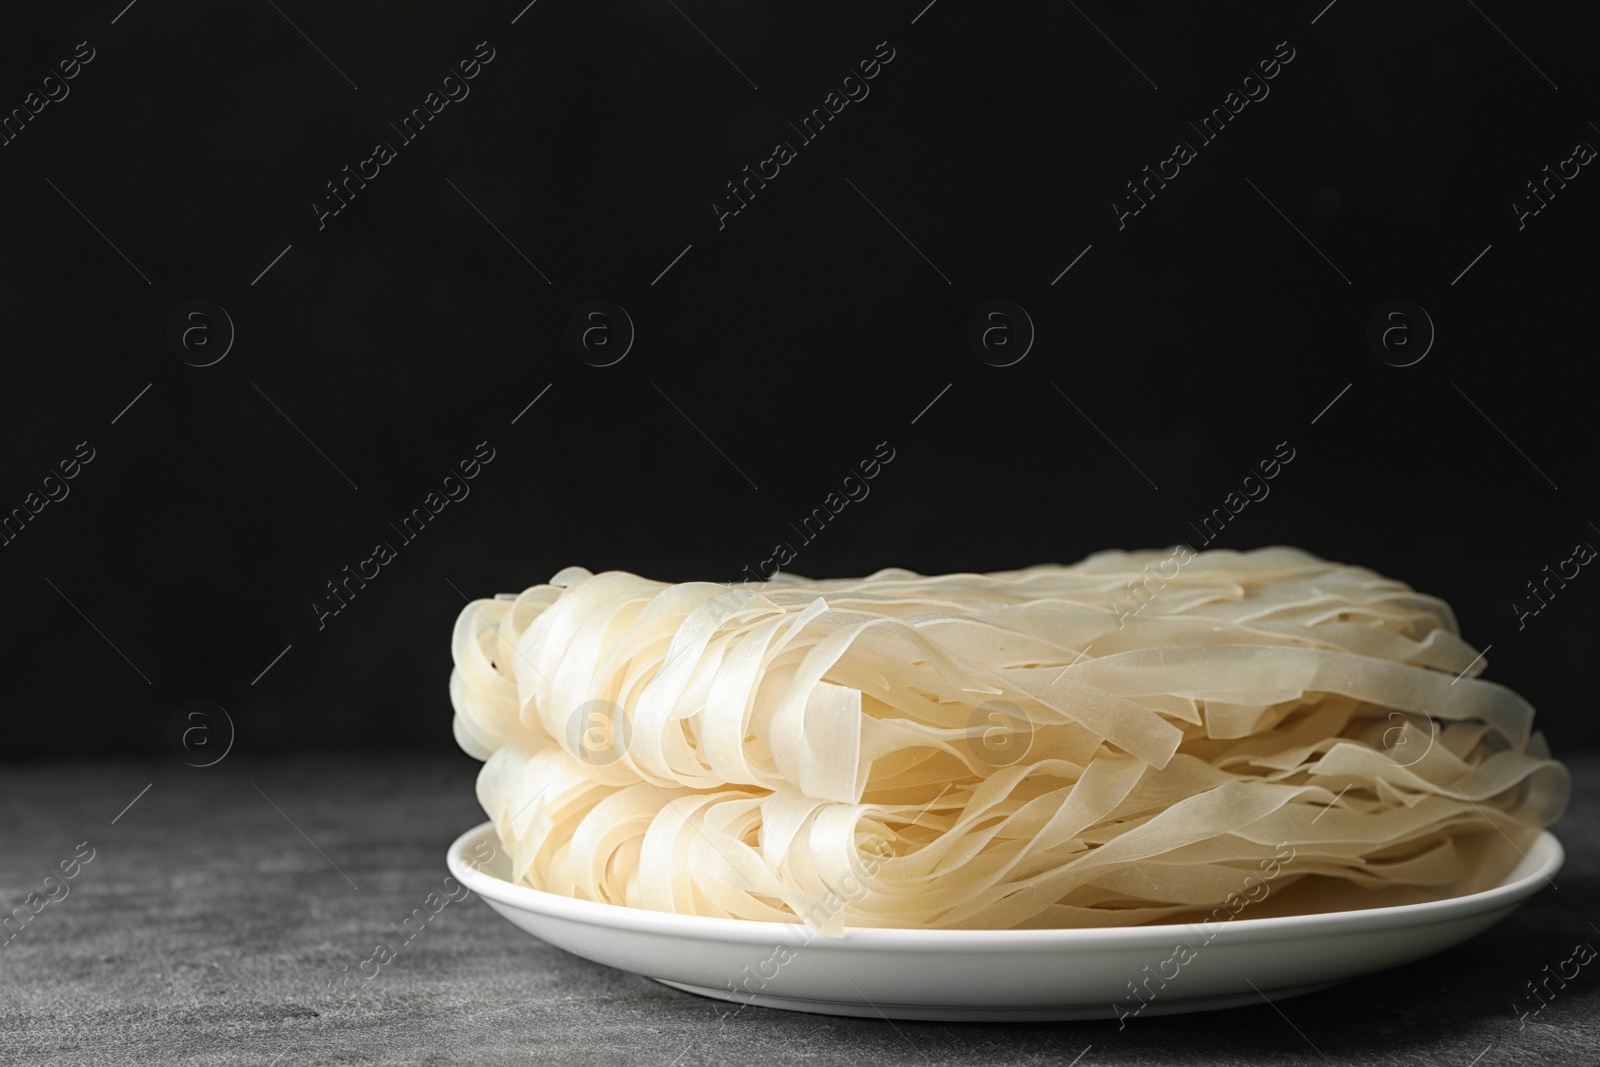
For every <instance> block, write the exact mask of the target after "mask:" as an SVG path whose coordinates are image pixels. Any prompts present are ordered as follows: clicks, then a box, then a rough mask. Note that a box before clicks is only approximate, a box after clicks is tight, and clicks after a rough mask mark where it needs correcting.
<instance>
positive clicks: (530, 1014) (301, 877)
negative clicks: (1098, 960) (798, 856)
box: [0, 756, 1600, 1067]
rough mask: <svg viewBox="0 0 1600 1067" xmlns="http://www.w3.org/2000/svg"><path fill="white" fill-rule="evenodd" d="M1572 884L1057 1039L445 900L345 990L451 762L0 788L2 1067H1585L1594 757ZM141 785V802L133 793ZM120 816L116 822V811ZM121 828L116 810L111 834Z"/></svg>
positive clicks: (83, 775) (419, 849)
mask: <svg viewBox="0 0 1600 1067" xmlns="http://www.w3.org/2000/svg"><path fill="white" fill-rule="evenodd" d="M1572 766H1573V771H1574V775H1575V778H1576V780H1577V783H1578V785H1577V795H1576V797H1575V800H1574V804H1573V807H1572V810H1571V811H1570V812H1569V813H1568V815H1567V817H1566V818H1565V819H1564V820H1563V821H1562V823H1561V824H1560V825H1559V826H1558V827H1557V828H1556V832H1557V834H1558V835H1559V836H1560V837H1561V839H1562V842H1563V843H1564V844H1565V846H1566V848H1567V851H1568V856H1567V865H1566V867H1565V869H1564V870H1563V871H1562V872H1561V874H1560V875H1558V876H1557V878H1556V884H1557V886H1558V887H1559V888H1557V889H1545V890H1543V891H1542V892H1541V893H1539V895H1538V896H1536V897H1535V898H1534V899H1533V900H1531V901H1530V902H1529V903H1528V904H1527V905H1526V906H1525V907H1524V908H1522V909H1521V910H1520V911H1519V912H1517V913H1516V914H1515V915H1513V916H1512V917H1511V918H1510V919H1508V920H1506V921H1505V922H1504V923H1502V924H1501V925H1500V926H1498V927H1496V928H1495V929H1494V930H1492V931H1490V932H1489V933H1487V934H1485V935H1483V936H1481V937H1479V938H1477V939H1476V940H1474V941H1472V942H1469V943H1468V944H1466V945H1463V946H1460V947H1458V948H1456V949H1453V950H1451V951H1449V952H1446V953H1444V954H1442V955H1439V956H1436V957H1434V958H1432V959H1429V960H1425V961H1423V962H1421V963H1417V964H1413V965H1411V966H1408V967H1404V968H1401V969H1398V970H1394V971H1390V972H1387V973H1384V974H1380V975H1377V976H1374V977H1371V978H1366V979H1360V980H1357V981H1353V982H1350V983H1347V984H1345V985H1343V986H1339V987H1336V988H1334V989H1331V990H1327V991H1324V992H1321V993H1317V994H1313V995H1310V996H1306V997H1302V998H1298V999H1294V1000H1288V1001H1284V1002H1283V1003H1282V1004H1281V1005H1278V1006H1271V1005H1267V1004H1262V1005H1261V1006H1259V1007H1250V1008H1237V1009H1233V1010H1229V1011H1219V1012H1212V1013H1208V1014H1200V1015H1181V1016H1170V1017H1165V1018H1144V1019H1138V1020H1131V1021H1130V1022H1129V1024H1128V1026H1127V1027H1126V1028H1125V1029H1121V1030H1119V1029H1118V1026H1117V1024H1116V1023H1115V1022H1114V1021H1105V1022H1091V1023H1053V1024H1015V1023H1011V1024H999V1025H988V1024H972V1023H966V1024H936V1023H912V1022H896V1023H892V1024H891V1023H888V1022H885V1021H881V1020H876V1021H875V1020H864V1019H845V1018H832V1017H825V1016H816V1015H804V1014H794V1013H789V1012H782V1011H773V1010H766V1009H757V1008H753V1007H751V1008H745V1009H744V1010H743V1011H741V1012H739V1013H738V1014H736V1015H732V1016H728V1013H727V1012H726V1010H725V1006H724V1005H722V1004H720V1003H719V1002H714V1001H710V1000H704V999H701V998H699V997H695V996H692V995H690V994H687V993H679V992H677V991H675V990H672V989H668V988H665V987H663V986H660V985H657V984H656V983H654V982H651V981H649V980H647V979H644V978H639V977H636V976H634V975H631V974H625V973H622V972H619V971H614V970H611V969H609V968H606V967H601V966H599V965H597V964H592V963H589V962H587V961H585V960H581V959H578V958H576V957H574V956H570V955H568V954H566V953H565V952H562V951H560V950H558V949H555V948H552V947H550V946H548V945H545V944H543V943H542V942H540V941H537V940H535V939H533V938H531V937H528V936H526V935H524V934H522V933H521V932H519V931H517V930H516V929H515V928H514V927H512V926H511V925H510V924H508V923H507V922H506V921H505V920H503V919H502V918H500V917H499V916H498V915H496V914H495V913H494V912H493V911H491V910H490V908H489V907H488V906H487V905H486V904H484V903H483V902H482V901H480V900H477V899H475V898H471V897H468V898H466V899H464V900H461V901H460V902H458V903H450V904H447V905H445V906H444V908H443V910H441V911H440V912H439V914H438V915H437V916H436V917H435V918H434V919H433V920H432V921H431V922H430V923H429V924H428V925H427V927H426V928H425V929H424V932H423V933H421V934H419V935H417V936H416V937H415V938H414V939H413V940H412V941H411V943H409V944H407V945H405V946H404V947H403V949H402V950H401V952H400V954H399V956H398V957H397V958H396V959H394V960H393V961H392V962H391V963H389V964H388V965H387V966H385V967H383V968H382V970H381V973H380V974H379V976H378V977H377V978H376V979H373V980H372V981H370V982H361V983H358V984H360V985H361V986H362V987H363V988H362V989H361V991H360V992H359V993H358V994H356V995H354V996H353V997H349V996H341V995H337V994H334V993H331V992H329V980H330V979H338V978H340V977H343V976H344V975H345V974H346V973H347V972H345V971H344V970H343V968H345V967H348V968H349V969H350V972H355V971H356V970H357V969H358V967H359V964H360V962H361V961H362V960H364V959H366V958H367V957H368V956H370V955H371V954H372V951H373V947H374V945H375V944H376V942H377V941H378V940H379V939H383V938H390V939H391V940H393V941H396V942H397V943H398V940H399V939H398V938H395V937H393V934H394V929H393V927H391V923H395V924H398V923H400V922H401V921H402V920H403V919H404V918H405V917H406V916H407V915H409V914H410V913H411V911H412V909H414V908H417V907H421V906H422V905H423V902H424V900H425V898H426V897H427V896H428V894H429V893H430V892H434V891H439V892H441V893H442V892H444V891H445V884H444V881H443V879H444V877H445V875H446V871H445V867H444V851H445V848H446V846H447V845H448V844H449V843H450V841H451V840H452V839H454V837H455V836H456V835H457V834H458V833H460V832H461V831H462V830H464V829H466V828H467V827H469V826H472V825H475V824H476V823H478V822H480V821H482V818H483V816H482V813H481V812H480V810H479V808H478V806H477V803H476V801H475V799H474V797H473V789H472V786H473V777H474V774H475V772H476V767H477V764H475V763H473V762H472V761H470V760H468V759H466V758H465V757H460V756H456V757H441V758H434V759H423V758H419V757H414V756H400V757H370V758H366V759H363V760H359V761H355V760H348V759H334V758H331V757H305V758H297V759H291V760H282V761H251V760H248V759H245V758H243V757H241V756H233V757H230V758H229V759H227V760H224V761H223V762H221V763H219V764H218V765H216V766H215V767H211V768H206V769H195V768H190V767H185V766H182V765H180V764H178V763H176V762H171V761H169V762H166V763H160V764H141V763H96V764H86V763H63V764H56V765H27V766H20V767H19V766H4V765H0V828H3V829H0V835H3V836H0V903H3V905H4V907H5V910H10V909H11V908H13V907H17V906H20V905H22V904H23V901H24V899H25V898H26V897H27V895H28V894H29V893H34V892H42V891H43V889H44V880H45V878H46V876H47V875H49V874H50V873H51V871H52V870H53V869H55V868H57V866H58V865H59V864H60V863H61V862H62V861H71V860H72V859H73V858H74V856H75V853H80V852H81V853H83V854H87V853H88V850H87V849H82V848H80V846H81V845H83V844H84V843H87V845H88V846H89V848H92V849H93V858H92V859H90V860H89V861H88V862H86V863H81V864H80V865H79V867H78V869H77V872H76V876H75V877H73V878H72V879H71V880H70V881H68V882H66V883H65V884H66V886H67V887H68V892H67V895H66V896H64V897H59V889H57V890H53V892H54V893H55V894H56V895H57V896H58V897H59V899H57V900H55V901H54V902H52V903H49V904H48V905H46V906H45V907H43V908H42V910H40V911H39V913H38V914H37V915H35V916H34V917H33V918H32V920H31V921H30V922H28V924H27V925H26V926H24V927H23V929H22V930H21V932H20V933H18V934H16V935H15V936H14V937H13V938H12V939H11V940H10V941H9V942H7V943H4V944H0V1063H5V1064H13V1063H16V1064H45V1063H51V1064H55V1063H61V1064H66V1063H73V1064H96V1065H100V1064H121V1063H170V1062H182V1063H207V1064H212V1063H214V1064H261V1065H267V1064H281V1065H283V1067H289V1065H292V1064H302V1063H394V1064H424V1063H456V1062H460V1063H530V1062H531V1063H540V1062H549V1063H561V1064H586V1063H619V1062H627V1063H645V1064H663V1065H666V1064H678V1065H680V1067H681V1065H688V1064H698V1063H727V1064H740V1065H747V1064H761V1065H766V1064H777V1063H807V1064H812V1063H870V1064H873V1065H874V1067H886V1065H889V1064H899V1063H907V1064H940V1063H952V1064H953V1063H979V1062H981V1063H1071V1062H1073V1061H1074V1057H1081V1058H1079V1059H1077V1061H1076V1062H1077V1063H1078V1064H1080V1065H1081V1067H1093V1065H1096V1064H1131V1063H1139V1064H1195V1063H1218V1062H1221V1063H1240V1064H1244V1063H1249V1064H1261V1063H1284V1064H1289V1063H1293V1064H1321V1063H1326V1062H1332V1063H1362V1064H1413V1063H1414V1064H1440V1065H1454V1067H1468V1065H1477V1067H1495V1065H1500V1064H1511V1063H1529V1062H1542V1063H1572V1064H1586V1065H1593V1064H1595V1063H1600V1017H1597V1016H1600V1013H1597V1010H1596V1009H1597V1006H1600V966H1594V967H1587V968H1584V969H1583V970H1582V971H1580V972H1579V974H1578V976H1577V977H1576V978H1574V979H1572V980H1571V981H1569V982H1568V983H1567V986H1566V988H1565V989H1564V990H1561V991H1559V992H1558V994H1557V995H1556V996H1555V998H1554V999H1553V1000H1552V1001H1551V1002H1549V1003H1548V1004H1547V1005H1546V1006H1545V1007H1544V1008H1543V1009H1542V1010H1541V1011H1540V1012H1539V1013H1538V1014H1537V1015H1536V1016H1533V1015H1530V1016H1529V1017H1528V1018H1526V1019H1522V1020H1519V1018H1518V1014H1517V1012H1518V1011H1519V1010H1526V1009H1527V1008H1528V1007H1530V1006H1532V1003H1533V1002H1532V1001H1531V999H1530V997H1529V994H1528V990H1527V985H1526V984H1527V983H1528V982H1529V981H1530V980H1537V979H1539V978H1541V977H1543V975H1544V974H1545V973H1546V972H1545V971H1544V968H1545V967H1546V965H1549V966H1550V967H1551V968H1552V969H1554V968H1555V967H1556V966H1557V965H1558V964H1560V963H1561V962H1562V961H1563V960H1566V959H1567V958H1568V957H1569V956H1570V955H1571V953H1572V950H1573V947H1574V946H1575V945H1576V944H1577V943H1579V942H1583V941H1587V942H1589V943H1591V944H1594V945H1596V946H1600V929H1597V926H1596V925H1591V921H1593V922H1594V923H1596V924H1600V908H1597V907H1596V904H1597V899H1596V888H1597V885H1596V883H1597V878H1600V825H1597V820H1600V788H1597V786H1596V783H1597V782H1600V758H1587V759H1582V760H1577V761H1574V762H1573V764H1572ZM147 784H148V785H149V787H150V788H149V789H148V791H144V792H142V793H141V791H142V790H145V787H146V785H147ZM136 797H137V801H136V802H134V803H133V804H132V806H131V807H129V806H128V805H129V802H130V801H135V798H136ZM124 809H126V810H124Z"/></svg>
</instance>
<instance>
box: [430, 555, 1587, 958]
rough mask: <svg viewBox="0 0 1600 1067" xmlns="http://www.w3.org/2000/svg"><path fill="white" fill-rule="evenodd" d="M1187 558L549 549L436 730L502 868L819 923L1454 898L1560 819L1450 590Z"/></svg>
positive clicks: (487, 628)
mask: <svg viewBox="0 0 1600 1067" xmlns="http://www.w3.org/2000/svg"><path fill="white" fill-rule="evenodd" d="M1175 553H1176V554H1181V553H1186V555H1175ZM1175 553H1161V552H1102V553H1098V554H1096V555H1093V556H1090V557H1089V558H1087V559H1085V560H1083V561H1082V562H1080V563H1077V564H1074V565H1071V566H1059V565H1044V566H1037V567H1029V568H1026V569H1023V570H1016V571H1006V572H999V573H992V574H950V575H939V576H927V577H924V576H921V575H917V574H913V573H912V572H910V571H906V570H900V569H890V570H883V571H879V572H878V573H876V574H874V575H871V576H869V577H865V578H860V579H855V580H848V579H838V580H808V579H803V578H797V577H794V576H791V575H780V576H778V577H775V578H774V579H772V580H771V581H768V582H765V583H760V584H749V585H722V584H715V583H706V582H691V583H685V584H680V585H672V584H667V583H662V582H654V581H649V580H647V579H644V578H640V577H638V576H636V575H632V574H627V573H622V572H609V573H604V574H591V573H590V572H589V571H586V570H584V569H582V568H577V567H571V568H568V569H566V570H563V571H561V572H560V573H559V574H557V575H556V576H555V577H554V578H552V579H551V581H550V582H549V584H546V585H539V586H535V587H533V588H531V589H528V590H526V591H525V592H523V593H522V594H520V595H516V596H511V595H504V594H503V595H501V596H498V597H496V598H494V599H491V600H479V601H475V602H473V603H472V604H470V605H469V606H468V607H467V608H466V609H465V610H464V611H463V612H462V613H461V616H460V618H459V619H458V620H457V623H456V627H455V633H454V638H453V642H452V653H453V656H454V660H455V670H454V672H453V673H452V676H451V680H450V693H451V699H452V702H453V704H454V707H455V736H456V738H457V740H458V742H459V743H460V745H461V747H462V748H463V749H465V750H466V751H467V752H468V753H470V754H471V755H472V756H474V757H476V758H478V759H481V760H484V761H485V764H484V767H483V770H482V772H481V774H480V776H479V779H478V797H479V800H480V802H481V803H482V804H483V807H484V810H485V811H486V812H487V813H488V814H489V817H490V818H491V819H492V820H493V822H494V826H495V829H496V830H497V832H498V833H499V836H500V839H501V841H502V842H504V844H505V846H506V849H507V851H508V853H509V855H510V857H511V860H512V868H513V876H514V877H515V878H516V879H517V880H518V881H519V882H522V883H524V884H527V885H530V886H533V887H535V888H539V889H545V890H548V891H551V892H557V893H565V894H569V895H571V896H574V897H579V898H582V899H586V900H597V901H603V902H608V903H612V904H620V905H626V906H631V907H641V908H652V909H658V910H664V911H675V912H681V913H685V914H694V915H713V916H724V917H732V918H741V919H753V920H768V921H778V922H793V921H796V920H797V919H798V920H800V921H804V922H806V923H808V924H809V925H811V926H813V927H814V928H817V929H820V930H823V931H825V932H828V933H837V932H839V931H840V930H842V929H843V928H844V927H846V926H883V927H892V926H917V927H965V928H1008V927H1047V926H1116V925H1129V924H1136V923H1147V922H1153V921H1162V920H1178V919H1183V918H1187V917H1192V916H1195V915H1199V914H1202V913H1204V912H1207V911H1210V910H1212V909H1213V908H1215V907H1217V906H1218V904H1219V903H1220V902H1222V901H1223V900H1224V899H1228V898H1229V897H1230V894H1237V893H1238V892H1239V891H1240V886H1241V885H1243V884H1246V879H1247V877H1248V876H1250V875H1251V874H1252V873H1257V874H1259V872H1260V870H1262V869H1263V865H1264V864H1267V863H1274V867H1273V868H1272V869H1273V870H1275V871H1277V872H1278V873H1276V874H1275V876H1274V882H1273V886H1272V888H1271V897H1272V900H1271V901H1270V902H1268V903H1263V904H1260V905H1257V906H1255V911H1254V912H1253V914H1269V913H1274V912H1286V911H1313V910H1332V909H1343V908H1359V907H1368V906H1374V905H1378V904H1388V903H1396V902H1404V901H1412V900H1421V899H1430V898H1436V897H1442V896H1449V895H1454V894H1457V893H1463V892H1470V891H1473V890H1475V889H1479V888H1483V887H1485V886H1487V885H1491V884H1493V883H1495V882H1496V881H1498V880H1499V879H1501V878H1503V877H1504V876H1505V874H1506V873H1507V872H1508V871H1509V870H1510V869H1511V868H1512V867H1513V866H1514V865H1515V864H1516V862H1517V860H1518V859H1519V858H1520V854H1521V853H1522V852H1524V851H1526V849H1527V848H1528V847H1529V846H1530V845H1531V843H1532V841H1533V839H1534V838H1535V837H1536V836H1537V834H1538V832H1539V830H1540V828H1541V827H1543V826H1547V825H1549V824H1551V823H1553V822H1554V821H1555V820H1556V819H1557V818H1559V817H1560V815H1561V812H1562V810H1563V809H1564V807H1565V805H1566V801H1567V797H1568V794H1569V792H1570V780H1569V778H1568V775H1567V772H1566V769H1565V768H1564V767H1563V766H1562V765H1561V764H1560V763H1558V762H1556V761H1554V760H1552V759H1551V758H1550V754H1549V750H1548V748H1547V746H1546V744H1545V742H1544V740H1543V738H1542V737H1541V735H1539V734H1538V733H1536V732H1533V731H1532V719H1533V709H1532V708H1531V707H1530V706H1529V705H1528V704H1527V702H1526V701H1524V700H1523V699H1522V698H1521V697H1519V696H1517V695H1516V694H1515V693H1513V692H1511V691H1510V690H1508V689H1506V688H1504V687H1502V686H1500V685H1497V684H1495V683H1493V682H1488V681H1484V680H1482V679H1481V678H1479V677H1478V676H1479V675H1480V674H1481V673H1482V671H1483V669H1484V666H1485V664H1484V660H1483V659H1482V658H1481V657H1480V656H1479V655H1478V653H1477V651H1476V650H1475V649H1474V648H1472V647H1471V646H1470V645H1468V644H1467V643H1466V642H1464V641H1463V640H1462V639H1461V638H1460V636H1459V633H1458V630H1457V625H1456V620H1455V617H1454V615H1453V613H1452V612H1451V610H1450V608H1449V606H1448V605H1447V604H1445V603H1444V602H1443V601H1441V600H1438V599H1436V598H1434V597H1430V596H1426V595H1423V594H1420V593H1417V592H1415V591H1414V590H1412V589H1410V588H1409V587H1408V586H1406V585H1404V584H1403V583H1401V582H1398V581H1394V580H1392V579H1388V578H1384V577H1382V576H1380V575H1378V574H1376V573H1374V572H1372V571H1369V570H1366V569H1363V568H1360V567H1353V566H1346V565H1341V564H1336V563H1330V562H1327V561H1324V560H1320V559H1317V558H1316V557H1313V556H1311V555H1308V554H1307V553H1304V552H1301V551H1299V550H1296V549H1288V548H1270V549H1259V550H1255V551H1251V552H1234V551H1228V550H1213V551H1209V552H1204V553H1200V554H1193V553H1188V552H1187V550H1186V549H1182V548H1180V549H1178V550H1175ZM1174 558H1178V559H1179V561H1180V563H1181V565H1180V566H1178V567H1177V569H1176V572H1175V573H1174V574H1172V575H1171V576H1170V577H1169V576H1168V574H1167V565H1168V564H1171V563H1172V561H1173V559H1174ZM1153 568H1160V571H1159V578H1152V573H1153ZM1129 583H1141V584H1140V585H1139V586H1138V587H1137V589H1138V590H1142V592H1140V593H1139V599H1138V600H1137V601H1134V600H1130V597H1129V593H1130V592H1133V591H1136V590H1135V587H1134V586H1130V585H1129ZM1152 586H1153V587H1154V588H1153V590H1152ZM1130 603H1137V604H1138V605H1139V606H1138V610H1137V611H1136V612H1130V611H1128V610H1127V606H1128V605H1129V604H1130ZM1458 676H1459V677H1458ZM1286 848H1287V849H1288V850H1290V851H1289V852H1288V855H1290V856H1291V857H1292V859H1290V860H1287V861H1285V860H1284V858H1283V857H1284V855H1285V849H1286ZM1274 857H1276V860H1274ZM1280 868H1281V869H1280ZM1250 899H1251V900H1257V899H1263V900H1264V899H1265V898H1264V897H1263V898H1256V897H1254V896H1252V897H1251V898H1250Z"/></svg>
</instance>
